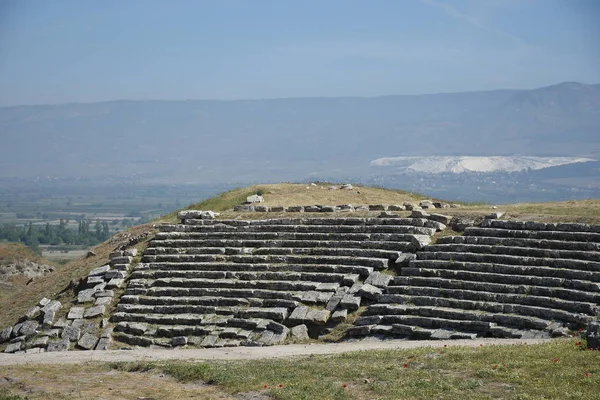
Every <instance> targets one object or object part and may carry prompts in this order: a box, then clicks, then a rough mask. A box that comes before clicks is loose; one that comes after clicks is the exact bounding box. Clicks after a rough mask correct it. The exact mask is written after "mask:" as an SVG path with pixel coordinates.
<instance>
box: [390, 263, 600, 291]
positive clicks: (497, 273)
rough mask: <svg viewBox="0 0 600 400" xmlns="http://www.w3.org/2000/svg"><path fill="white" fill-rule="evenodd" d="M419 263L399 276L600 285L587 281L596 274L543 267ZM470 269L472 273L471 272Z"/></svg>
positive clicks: (572, 286)
mask: <svg viewBox="0 0 600 400" xmlns="http://www.w3.org/2000/svg"><path fill="white" fill-rule="evenodd" d="M415 261H418V260H415ZM421 261H423V262H412V263H410V267H409V268H403V269H402V276H422V277H440V278H449V279H460V280H467V281H479V282H490V283H503V284H511V285H534V286H551V287H566V288H569V289H577V290H584V291H590V292H600V282H593V281H591V279H596V278H597V276H596V275H597V273H594V272H585V271H574V270H568V269H561V268H547V267H522V266H513V265H497V264H485V265H483V264H478V263H462V262H461V263H456V262H454V263H453V262H447V261H439V262H438V261H436V262H435V263H432V262H431V261H432V260H421ZM485 267H489V268H485ZM473 269H475V270H474V271H473Z"/></svg>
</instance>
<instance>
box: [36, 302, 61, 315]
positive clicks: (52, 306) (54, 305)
mask: <svg viewBox="0 0 600 400" xmlns="http://www.w3.org/2000/svg"><path fill="white" fill-rule="evenodd" d="M61 307H62V304H61V303H60V301H58V300H50V301H49V302H48V304H46V305H45V306H44V307H42V310H41V312H42V314H45V313H47V312H57V311H58V310H60V308H61Z"/></svg>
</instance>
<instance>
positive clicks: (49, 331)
mask: <svg viewBox="0 0 600 400" xmlns="http://www.w3.org/2000/svg"><path fill="white" fill-rule="evenodd" d="M61 331H62V329H47V330H45V331H44V335H47V336H48V337H51V338H57V337H60V333H61Z"/></svg>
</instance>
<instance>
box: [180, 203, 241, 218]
mask: <svg viewBox="0 0 600 400" xmlns="http://www.w3.org/2000/svg"><path fill="white" fill-rule="evenodd" d="M248 203H252V202H250V201H249V202H248ZM219 215H220V214H219V213H216V212H214V211H210V210H208V211H202V210H185V211H180V212H179V213H177V218H178V219H180V220H181V221H185V220H186V219H215V218H216V217H218V216H219Z"/></svg>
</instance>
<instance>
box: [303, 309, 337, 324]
mask: <svg viewBox="0 0 600 400" xmlns="http://www.w3.org/2000/svg"><path fill="white" fill-rule="evenodd" d="M330 316H331V313H330V312H329V311H327V310H310V311H308V312H307V313H306V317H305V318H304V320H305V321H307V322H312V323H313V324H315V325H324V324H326V323H327V321H328V320H329V317H330Z"/></svg>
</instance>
